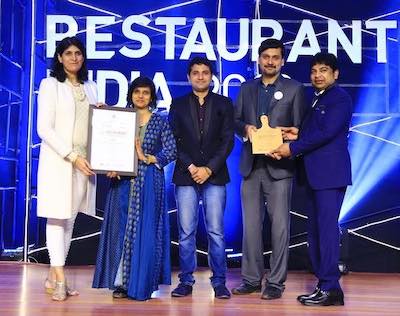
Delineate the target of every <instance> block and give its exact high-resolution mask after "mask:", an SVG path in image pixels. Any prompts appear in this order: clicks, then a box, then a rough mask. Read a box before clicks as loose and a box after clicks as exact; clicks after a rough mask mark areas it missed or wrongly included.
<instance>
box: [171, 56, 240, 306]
mask: <svg viewBox="0 0 400 316" xmlns="http://www.w3.org/2000/svg"><path fill="white" fill-rule="evenodd" d="M212 74H213V71H212V66H211V63H210V62H209V61H208V60H207V59H206V58H202V57H195V58H193V59H192V60H191V62H190V63H189V67H188V79H189V81H190V83H191V85H192V92H190V93H189V94H187V95H185V96H182V97H180V98H178V99H175V100H174V101H173V102H172V105H171V109H170V113H169V120H170V124H171V127H172V130H173V132H174V135H175V139H176V144H177V151H178V158H177V161H176V165H175V170H174V175H173V183H175V195H176V204H177V209H178V228H179V259H180V268H181V273H180V274H179V280H180V283H179V285H178V286H177V288H176V289H174V290H173V291H172V293H171V295H172V296H174V297H182V296H187V295H189V294H191V293H192V287H193V284H194V282H195V280H194V277H193V272H194V271H195V270H196V265H197V263H196V231H197V224H198V206H199V200H200V199H201V200H202V204H203V207H202V209H203V214H204V219H205V225H206V230H207V235H208V241H209V245H208V262H209V265H210V268H211V270H212V276H211V278H210V279H211V285H212V287H213V288H214V292H215V297H217V298H223V299H227V298H230V292H229V290H228V289H227V288H226V286H225V274H226V256H225V239H224V226H223V222H224V210H225V202H226V188H225V185H226V183H228V182H229V174H228V169H227V166H226V159H227V158H228V156H229V154H230V152H231V150H232V147H233V137H234V136H233V106H232V102H231V100H230V99H229V98H226V97H224V96H221V95H218V94H215V93H213V92H211V91H210V83H211V79H212Z"/></svg>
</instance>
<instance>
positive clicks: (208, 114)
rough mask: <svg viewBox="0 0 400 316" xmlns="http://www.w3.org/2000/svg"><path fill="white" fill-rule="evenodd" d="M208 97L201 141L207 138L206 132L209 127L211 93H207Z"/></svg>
mask: <svg viewBox="0 0 400 316" xmlns="http://www.w3.org/2000/svg"><path fill="white" fill-rule="evenodd" d="M209 93H210V96H209V98H208V100H207V101H208V102H207V104H206V113H205V115H204V135H203V139H204V138H206V136H207V132H208V126H209V125H210V121H211V114H212V111H213V99H214V98H213V95H212V94H211V93H212V92H209Z"/></svg>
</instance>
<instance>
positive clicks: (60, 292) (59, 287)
mask: <svg viewBox="0 0 400 316" xmlns="http://www.w3.org/2000/svg"><path fill="white" fill-rule="evenodd" d="M51 299H52V300H53V301H65V300H66V299H67V287H66V285H65V282H56V287H55V289H54V291H53V294H52V296H51Z"/></svg>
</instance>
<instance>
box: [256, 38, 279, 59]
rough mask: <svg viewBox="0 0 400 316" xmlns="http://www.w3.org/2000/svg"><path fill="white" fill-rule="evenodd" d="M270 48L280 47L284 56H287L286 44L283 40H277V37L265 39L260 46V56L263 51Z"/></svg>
mask: <svg viewBox="0 0 400 316" xmlns="http://www.w3.org/2000/svg"><path fill="white" fill-rule="evenodd" d="M268 48H280V49H281V54H282V58H284V57H285V46H283V43H282V41H280V40H277V39H276V38H267V39H266V40H263V41H262V42H261V44H260V47H259V48H258V56H261V54H262V52H263V51H265V50H266V49H268Z"/></svg>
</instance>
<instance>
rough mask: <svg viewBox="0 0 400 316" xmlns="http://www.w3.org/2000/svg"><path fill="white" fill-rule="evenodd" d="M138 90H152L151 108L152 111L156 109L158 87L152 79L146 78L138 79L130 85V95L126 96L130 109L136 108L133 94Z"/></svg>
mask: <svg viewBox="0 0 400 316" xmlns="http://www.w3.org/2000/svg"><path fill="white" fill-rule="evenodd" d="M137 88H149V89H150V94H151V100H150V104H149V107H150V108H151V109H154V108H156V106H157V95H156V87H155V85H154V82H153V81H152V80H151V79H150V78H147V77H145V76H140V77H137V78H136V79H135V80H133V81H132V82H131V84H130V85H129V89H128V94H127V96H126V101H127V102H128V107H132V108H133V107H134V105H133V101H132V93H133V91H135V89H137Z"/></svg>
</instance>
